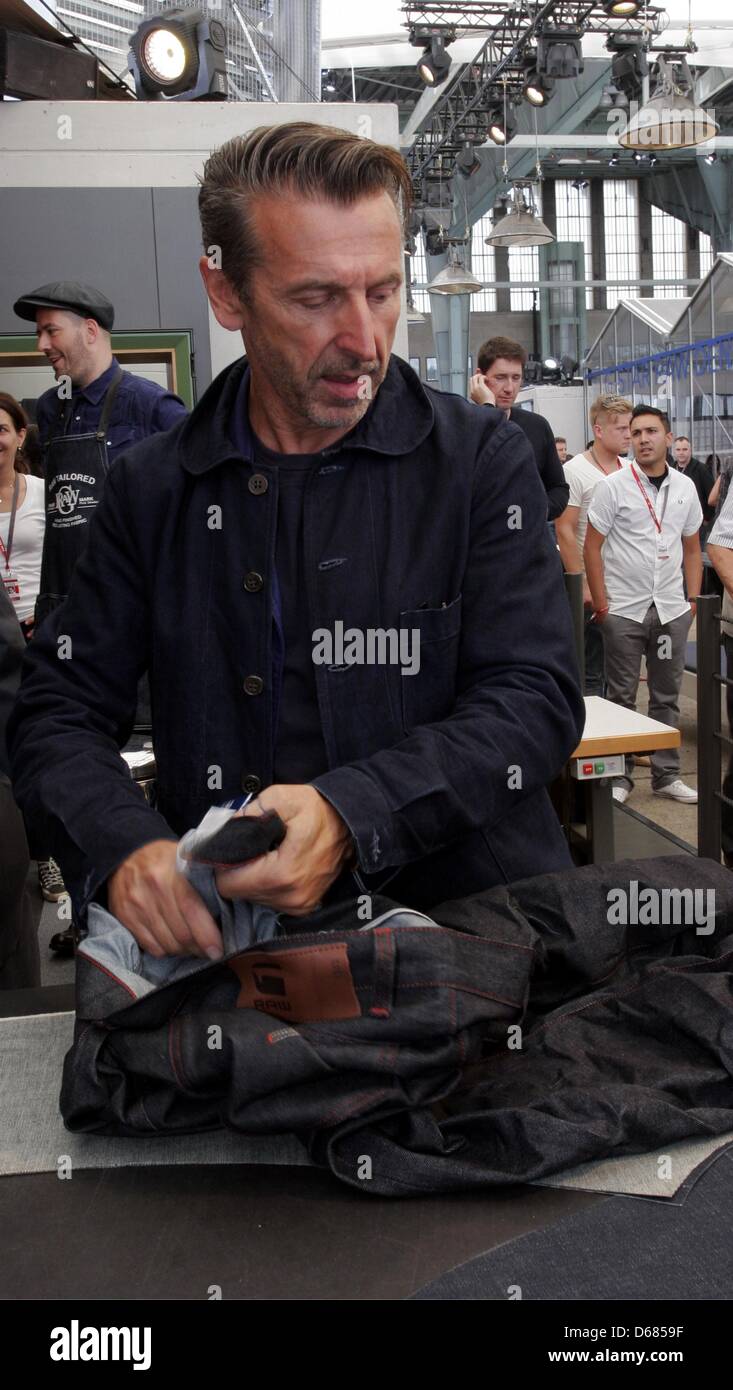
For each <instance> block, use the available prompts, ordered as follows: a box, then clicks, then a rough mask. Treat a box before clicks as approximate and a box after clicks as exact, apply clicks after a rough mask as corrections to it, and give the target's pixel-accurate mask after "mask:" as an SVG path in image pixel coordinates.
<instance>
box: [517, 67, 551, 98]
mask: <svg viewBox="0 0 733 1390" xmlns="http://www.w3.org/2000/svg"><path fill="white" fill-rule="evenodd" d="M553 91H554V87H553V84H552V82H551V81H550V79H549V78H548V77H542V76H541V74H540V73H539V72H538V71H537V68H536V67H534V66H533V67H531V68H528V70H527V75H526V77H525V80H524V86H523V88H522V93H523V95H524V96H525V97H526V98H527V101H528V102H529V103H530V105H531V106H546V105H547V103H548V101H549V100H550V97H551V96H552V93H553Z"/></svg>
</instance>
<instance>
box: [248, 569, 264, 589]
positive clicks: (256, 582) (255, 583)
mask: <svg viewBox="0 0 733 1390" xmlns="http://www.w3.org/2000/svg"><path fill="white" fill-rule="evenodd" d="M264 582H265V581H264V579H263V578H262V575H261V574H258V573H257V571H256V570H250V572H249V574H245V576H244V587H245V589H246V590H247V593H248V594H256V593H259V591H260V589H261V588H262V585H263V584H264Z"/></svg>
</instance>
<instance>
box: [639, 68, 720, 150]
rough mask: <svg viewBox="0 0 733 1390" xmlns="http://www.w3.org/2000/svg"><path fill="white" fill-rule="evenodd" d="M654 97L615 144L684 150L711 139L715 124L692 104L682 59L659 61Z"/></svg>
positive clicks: (691, 89)
mask: <svg viewBox="0 0 733 1390" xmlns="http://www.w3.org/2000/svg"><path fill="white" fill-rule="evenodd" d="M657 69H658V71H657V85H656V88H655V91H654V96H653V97H651V99H650V100H649V101H647V102H645V104H644V105H643V106H642V107H640V109H639V110H638V111H637V112H636V113H635V114H634V115H633V116H632V117H631V120H630V121H629V122H628V125H627V126H626V129H625V131H624V132H623V134H622V135H619V138H618V139H619V144H620V145H623V146H624V148H625V149H627V150H641V151H642V153H646V152H649V151H651V150H685V149H689V148H690V147H691V146H693V145H702V144H704V143H705V141H706V140H714V139H715V136H716V135H717V133H718V129H719V127H718V124H717V122H716V121H715V120H713V118H712V116H710V115H709V114H708V112H707V111H704V110H703V108H702V107H701V106H697V105H696V103H695V84H694V82H693V79H692V73H691V72H690V69H689V66H688V63H687V59H686V58H684V57H683V58H676V59H672V60H670V59H668V58H661V57H660V58H659V59H658V60H657Z"/></svg>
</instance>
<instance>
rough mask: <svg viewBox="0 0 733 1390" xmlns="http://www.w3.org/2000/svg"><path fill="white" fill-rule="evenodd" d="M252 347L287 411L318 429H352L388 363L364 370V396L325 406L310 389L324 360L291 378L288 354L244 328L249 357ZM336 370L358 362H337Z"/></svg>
mask: <svg viewBox="0 0 733 1390" xmlns="http://www.w3.org/2000/svg"><path fill="white" fill-rule="evenodd" d="M253 349H254V354H255V357H256V358H257V360H258V362H259V364H260V365H261V364H263V363H264V362H267V370H266V372H264V371H263V375H265V376H266V377H267V380H268V382H269V384H270V385H271V386H272V387H274V389H275V390H276V392H277V393H278V395H279V396H280V397H281V399H282V400H283V402H286V403H287V408H288V412H289V414H290V415H291V417H292V416H295V417H296V418H297V419H298V420H301V421H302V422H303V423H304V424H308V425H310V426H315V427H316V428H317V429H353V427H354V425H357V424H358V423H359V421H360V420H361V419H363V417H364V416H365V415H366V413H367V410H368V409H369V406H370V405H371V403H372V401H373V400H374V398H375V396H376V394H377V391H378V390H379V387H380V386H381V384H382V382H383V380H384V378H385V376H386V373H387V367H386V366H384V367H382V366H380V367H378V368H377V369H376V371H369V372H364V373H363V375H364V376H368V377H369V380H370V382H371V393H370V395H368V396H367V397H365V398H364V399H363V400H355V401H353V402H351V401H349V402H346V401H345V402H344V403H343V405H342V406H340V407H339V406H336V405H334V406H331V407H329V406H327V405H325V404H323V403H320V402H316V401H315V400H314V399H313V396H312V392H313V390H314V387H315V385H316V383H317V382H318V381H319V380H320V379H321V378H322V376H323V371H324V366H325V365H326V364H324V363H323V362H319V363H317V364H316V366H315V367H314V368H313V369H312V370H313V376H312V377H307V378H306V379H305V381H299V380H298V379H297V378H294V376H293V371H292V368H291V366H290V363H289V362H288V360H287V358H286V357H285V356H284V354H283V353H282V352H280V351H279V350H278V349H276V348H275V347H273V345H272V343H263V342H262V340H261V339H260V337H259V334H258V333H257V330H256V329H255V330H254V332H253V331H252V330H251V329H250V330H249V331H248V332H247V335H246V340H245V350H246V352H247V354H248V356H249V357H250V358H251V355H252V350H253ZM333 370H334V371H335V372H336V373H338V372H344V373H352V372H358V370H359V364H356V365H354V364H351V365H345V364H343V363H341V364H339V366H338V367H335V368H334V369H333Z"/></svg>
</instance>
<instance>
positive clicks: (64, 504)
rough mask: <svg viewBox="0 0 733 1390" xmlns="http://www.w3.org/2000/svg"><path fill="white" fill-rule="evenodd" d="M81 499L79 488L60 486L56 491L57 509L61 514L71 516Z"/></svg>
mask: <svg viewBox="0 0 733 1390" xmlns="http://www.w3.org/2000/svg"><path fill="white" fill-rule="evenodd" d="M78 501H79V489H78V488H76V489H74V488H73V487H60V488H59V490H58V492H57V493H56V509H57V511H58V512H60V514H61V516H70V515H71V513H72V512H73V510H74V508H75V506H76V504H77V502H78Z"/></svg>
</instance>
